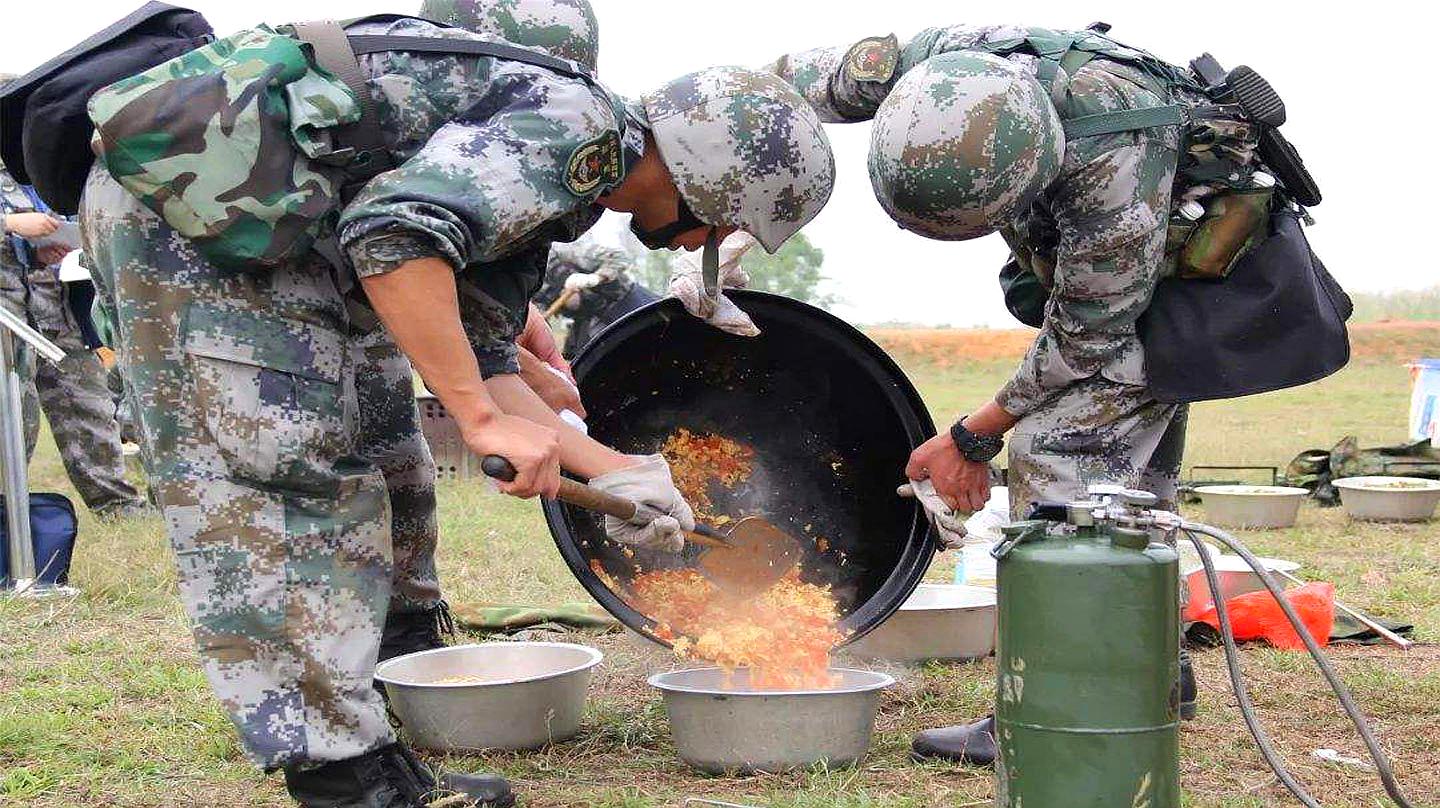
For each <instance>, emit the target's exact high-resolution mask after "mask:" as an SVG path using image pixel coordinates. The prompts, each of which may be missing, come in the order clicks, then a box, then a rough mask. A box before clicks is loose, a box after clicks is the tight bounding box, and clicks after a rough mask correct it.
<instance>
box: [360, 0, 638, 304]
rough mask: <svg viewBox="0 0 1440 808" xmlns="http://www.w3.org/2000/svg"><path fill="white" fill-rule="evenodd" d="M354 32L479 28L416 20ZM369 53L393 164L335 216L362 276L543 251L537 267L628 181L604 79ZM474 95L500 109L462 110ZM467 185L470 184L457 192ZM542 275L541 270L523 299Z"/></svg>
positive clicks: (477, 103)
mask: <svg viewBox="0 0 1440 808" xmlns="http://www.w3.org/2000/svg"><path fill="white" fill-rule="evenodd" d="M350 31H351V33H366V34H397V35H418V36H449V37H461V36H463V37H468V38H475V39H483V38H484V37H482V36H480V35H477V34H470V33H468V32H462V31H458V30H456V29H437V28H436V27H435V26H433V25H431V24H429V23H426V22H423V21H418V20H400V21H397V22H393V23H367V24H364V25H362V26H357V27H354V28H352V29H350ZM361 62H362V69H364V70H365V71H366V72H367V73H368V74H369V75H371V76H373V77H374V78H373V79H372V83H373V86H374V87H375V89H376V90H377V91H379V93H381V99H380V100H381V104H380V107H381V109H380V120H381V128H382V129H383V130H384V131H385V133H386V136H387V140H388V141H389V142H392V143H393V144H394V146H393V151H394V154H395V157H396V161H395V162H396V163H397V167H396V168H395V169H393V170H391V171H387V172H385V173H384V174H381V175H379V176H378V177H376V178H374V179H372V180H370V181H369V182H368V183H367V184H366V185H365V186H364V187H363V188H362V189H361V190H360V192H359V194H358V195H357V196H356V198H355V199H354V200H353V201H352V202H351V203H350V204H349V205H347V206H346V208H345V210H344V211H343V212H342V214H341V216H340V224H339V233H340V240H341V243H342V245H343V247H344V248H345V250H346V251H347V254H348V257H349V258H350V259H351V261H352V263H353V264H354V266H355V269H356V272H357V273H358V274H360V275H361V276H362V277H364V276H366V275H371V274H377V273H381V272H388V271H390V270H392V269H394V268H395V267H396V266H398V265H399V263H400V262H402V261H403V260H410V259H411V258H413V257H418V256H432V257H437V258H441V259H442V260H445V261H446V262H447V263H449V264H450V265H451V266H453V267H455V268H456V269H457V270H460V269H464V268H465V267H473V266H476V265H481V264H490V263H493V262H496V261H499V260H502V259H508V258H510V257H513V256H516V255H519V254H521V253H527V252H536V251H538V252H539V255H540V259H539V260H540V261H541V262H542V263H541V270H542V271H543V261H544V254H545V251H546V250H548V246H549V242H550V241H552V240H560V241H570V240H573V239H575V238H577V237H578V236H579V235H580V234H581V233H583V232H585V230H587V229H589V227H590V226H591V225H593V224H594V223H595V221H596V220H597V219H598V218H599V214H600V209H599V207H598V206H597V205H595V199H596V197H598V196H599V195H600V194H602V193H604V192H606V191H608V190H609V189H610V188H611V187H612V186H614V185H615V184H618V183H619V182H620V181H622V180H623V179H624V172H625V170H626V169H627V167H628V161H629V160H630V159H632V158H627V157H625V156H623V155H622V154H621V149H620V144H621V142H622V141H623V134H622V132H621V129H622V128H623V126H624V122H623V117H624V110H623V107H622V106H621V104H620V102H619V100H618V97H615V96H612V95H611V94H609V93H608V92H606V91H604V90H603V89H602V88H600V87H599V86H598V85H593V84H589V83H587V82H585V81H582V80H580V79H576V78H572V77H569V76H562V75H559V74H556V73H551V72H550V71H548V70H545V69H544V68H541V67H536V66H534V65H529V64H525V63H521V62H513V61H504V60H497V59H491V58H488V57H473V56H446V55H443V54H424V55H420V54H413V55H412V54H406V53H379V54H370V55H366V56H362V57H361ZM472 107H476V108H485V109H491V110H494V112H493V114H490V115H488V116H486V117H484V118H482V119H478V120H455V119H457V118H459V117H460V116H461V115H462V113H464V112H466V111H467V110H469V109H471V108H472ZM602 154H603V156H604V157H605V158H606V159H602V160H598V161H597V163H598V168H597V170H598V171H599V172H600V174H599V175H596V176H593V177H592V176H590V175H589V174H587V172H588V171H589V170H590V168H591V166H592V164H590V163H587V162H585V161H583V160H577V159H576V158H577V157H583V156H587V155H595V156H597V157H598V156H601V155H602ZM609 158H614V159H613V160H612V159H609ZM461 187H463V188H466V189H467V190H468V193H466V194H463V195H462V194H457V193H455V192H454V191H453V190H451V189H454V188H461ZM437 195H438V196H440V197H442V198H443V199H444V204H443V206H442V205H439V204H436V203H435V201H434V200H435V198H436V197H437ZM397 259H398V260H397ZM538 285H539V277H538V275H537V276H536V278H535V286H533V287H531V288H530V289H528V290H527V291H526V297H528V294H529V292H532V291H534V289H535V288H538ZM522 322H523V320H522Z"/></svg>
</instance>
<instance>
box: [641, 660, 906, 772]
mask: <svg viewBox="0 0 1440 808" xmlns="http://www.w3.org/2000/svg"><path fill="white" fill-rule="evenodd" d="M830 672H831V673H832V674H834V675H835V676H836V677H838V681H837V683H836V686H835V687H833V688H831V689H829V690H785V691H765V690H750V689H748V688H749V683H750V676H749V672H748V671H746V670H744V669H740V670H737V671H734V672H733V673H731V674H729V676H728V678H727V675H726V673H725V671H722V670H720V669H719V668H697V669H694V670H681V671H670V672H668V673H657V674H655V675H654V676H651V677H650V685H651V686H652V687H655V688H657V689H659V690H660V691H661V693H663V694H664V697H665V713H666V715H667V716H669V719H670V734H671V735H672V736H673V737H674V739H675V748H676V750H678V751H679V753H680V758H681V759H682V760H684V761H685V762H686V763H688V764H690V765H691V766H694V767H695V768H697V769H700V770H701V771H705V772H709V773H712V774H719V773H722V772H731V771H734V772H747V773H748V772H757V771H764V772H776V771H784V770H786V769H795V768H803V767H806V766H813V765H815V764H818V763H825V764H826V765H828V766H831V767H840V766H849V765H852V764H854V763H855V762H856V761H858V760H859V759H860V758H862V757H864V756H865V752H866V751H867V750H868V749H869V748H870V734H871V732H872V731H873V730H874V727H875V712H876V710H878V709H879V707H880V691H882V690H884V689H885V688H887V687H890V686H891V685H893V684H895V680H894V679H893V678H891V677H889V676H887V675H885V674H883V673H875V672H872V671H862V670H854V669H851V668H831V669H830Z"/></svg>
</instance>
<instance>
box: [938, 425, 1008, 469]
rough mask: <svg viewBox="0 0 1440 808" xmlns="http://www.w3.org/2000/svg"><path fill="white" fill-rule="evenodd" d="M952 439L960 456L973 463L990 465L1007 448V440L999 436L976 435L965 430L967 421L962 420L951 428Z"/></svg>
mask: <svg viewBox="0 0 1440 808" xmlns="http://www.w3.org/2000/svg"><path fill="white" fill-rule="evenodd" d="M950 439H951V440H953V441H955V448H957V449H959V450H960V454H962V455H964V456H965V459H966V460H969V461H970V462H972V463H989V462H990V461H991V460H994V459H995V456H996V455H998V454H1000V451H1001V450H1002V449H1004V448H1005V439H1004V438H1003V437H1001V436H999V435H976V434H975V433H974V432H971V431H970V430H968V429H966V428H965V419H964V418H961V419H960V420H958V421H956V422H955V425H954V426H952V427H950Z"/></svg>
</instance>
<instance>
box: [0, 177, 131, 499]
mask: <svg viewBox="0 0 1440 808" xmlns="http://www.w3.org/2000/svg"><path fill="white" fill-rule="evenodd" d="M0 201H3V211H4V214H5V215H6V216H7V217H9V216H10V215H12V214H14V215H25V214H32V213H37V212H39V213H42V214H43V213H44V211H43V208H42V207H40V206H39V204H38V198H37V197H34V196H33V195H32V194H30V193H27V190H26V189H25V188H22V187H21V186H20V185H18V184H17V183H16V182H15V179H14V178H13V177H12V176H11V175H10V173H9V172H8V171H6V170H5V167H4V165H3V164H0ZM41 252H44V251H41V250H36V249H35V248H33V247H30V246H29V245H28V244H26V243H24V240H23V238H21V237H20V236H18V235H15V234H14V233H12V231H11V229H10V228H9V227H7V228H6V230H5V237H4V238H3V239H0V304H3V305H5V306H6V307H7V308H9V309H10V310H11V311H13V312H14V313H16V314H18V315H20V316H21V317H24V318H26V319H27V320H28V321H29V323H30V325H31V326H32V327H34V328H35V329H36V330H37V331H39V332H40V333H41V334H44V335H45V336H46V337H48V338H49V339H50V340H51V341H52V342H54V343H55V344H57V345H58V346H60V347H61V348H63V349H64V350H65V359H64V360H63V361H61V362H60V364H58V365H57V364H54V363H52V362H50V361H48V360H38V359H37V358H36V357H35V356H34V354H33V353H32V352H31V351H29V350H28V349H23V350H22V351H21V353H22V357H21V361H20V369H21V381H22V383H23V389H22V395H23V397H24V414H25V450H26V453H27V456H28V455H33V454H34V452H35V443H36V440H37V438H38V436H39V433H40V411H41V410H42V409H43V410H44V412H45V417H46V418H47V419H48V420H49V422H50V431H51V433H52V434H53V435H54V436H55V445H56V447H57V448H59V450H60V458H61V459H62V460H63V461H64V462H65V471H66V473H67V474H69V476H70V482H71V483H72V484H74V486H75V490H76V491H78V492H79V493H80V497H81V499H83V500H84V501H85V505H86V506H87V507H88V508H90V510H92V511H94V512H95V513H96V514H99V515H104V516H121V515H128V514H131V513H136V512H139V511H142V510H144V508H145V500H144V499H143V498H142V497H141V496H140V495H139V493H138V492H136V490H135V488H134V487H133V486H131V485H130V483H129V482H127V481H126V480H125V462H124V457H123V456H122V454H121V450H120V427H119V425H118V423H117V422H116V418H115V404H114V402H113V400H112V399H111V397H110V391H109V389H108V388H107V387H106V380H105V376H106V370H105V368H104V366H103V365H102V364H101V363H100V359H99V357H97V356H96V355H95V353H94V352H93V351H91V350H90V349H89V348H87V347H86V346H85V344H84V340H83V338H82V336H81V331H80V327H79V325H78V323H76V321H75V315H74V314H73V313H72V312H71V311H70V307H69V306H68V305H67V303H66V298H65V287H64V284H62V283H61V282H60V276H59V273H58V270H57V268H56V266H55V264H54V263H53V262H52V263H48V264H47V263H46V262H45V260H43V258H42V257H41V255H40V254H41ZM47 257H49V258H54V256H53V255H52V256H47Z"/></svg>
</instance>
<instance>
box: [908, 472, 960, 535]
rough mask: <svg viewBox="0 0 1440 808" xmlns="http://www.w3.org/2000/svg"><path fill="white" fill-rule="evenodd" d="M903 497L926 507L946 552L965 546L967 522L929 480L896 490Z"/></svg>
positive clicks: (913, 481) (913, 482) (927, 515)
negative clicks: (917, 501)
mask: <svg viewBox="0 0 1440 808" xmlns="http://www.w3.org/2000/svg"><path fill="white" fill-rule="evenodd" d="M895 493H897V494H899V495H900V496H902V497H914V498H915V499H918V500H920V504H921V505H923V506H924V507H925V516H926V517H928V518H929V519H930V524H932V525H934V526H935V530H936V531H938V532H939V533H940V544H941V546H943V547H944V548H945V549H946V550H955V549H958V548H960V547H963V546H964V545H965V520H963V519H961V518H960V515H959V514H958V513H956V512H955V511H954V510H951V508H950V506H949V505H946V504H945V500H943V499H941V498H940V495H939V494H938V493H936V492H935V484H934V483H932V482H930V481H929V480H911V481H910V482H908V483H905V484H904V485H902V486H900V487H899V488H898V489H896V491H895Z"/></svg>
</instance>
